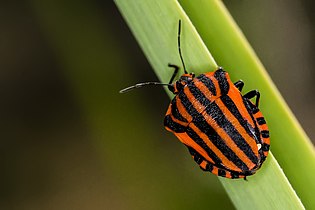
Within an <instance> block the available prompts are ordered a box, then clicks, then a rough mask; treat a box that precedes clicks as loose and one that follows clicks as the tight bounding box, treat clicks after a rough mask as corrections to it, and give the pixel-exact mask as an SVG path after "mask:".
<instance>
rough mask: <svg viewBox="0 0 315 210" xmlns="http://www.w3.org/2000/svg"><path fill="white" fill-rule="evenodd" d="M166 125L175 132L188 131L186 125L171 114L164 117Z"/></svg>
mask: <svg viewBox="0 0 315 210" xmlns="http://www.w3.org/2000/svg"><path fill="white" fill-rule="evenodd" d="M164 126H165V127H168V128H169V129H171V130H172V131H174V132H175V133H183V132H185V131H186V127H184V126H182V125H180V124H178V123H176V122H174V121H173V120H172V118H171V116H170V115H166V116H165V118H164Z"/></svg>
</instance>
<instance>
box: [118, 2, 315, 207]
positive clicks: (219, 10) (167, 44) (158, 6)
mask: <svg viewBox="0 0 315 210" xmlns="http://www.w3.org/2000/svg"><path fill="white" fill-rule="evenodd" d="M181 3H182V4H183V6H184V8H185V11H186V12H187V14H188V16H187V15H186V13H185V12H184V11H183V9H182V8H181V6H180V5H179V3H178V2H176V1H169V0H160V1H153V0H150V1H149V0H146V1H129V0H116V4H117V6H118V8H119V10H120V11H121V13H122V15H123V16H124V18H125V20H126V21H127V23H128V25H129V27H130V28H131V30H132V32H133V34H134V36H135V37H136V39H137V41H138V42H139V45H140V46H141V48H142V49H143V51H144V53H145V55H146V57H147V59H148V60H149V62H150V64H151V65H152V67H153V69H154V70H155V72H156V74H157V75H158V77H159V78H160V79H161V81H162V82H167V81H168V80H169V78H170V76H171V74H172V71H171V70H169V69H167V68H166V66H167V63H174V64H177V65H179V64H181V62H180V58H179V55H178V51H177V27H178V20H179V19H181V20H182V22H183V24H182V25H183V27H182V28H183V29H182V37H181V38H182V39H181V40H182V52H183V57H184V60H185V64H186V67H187V69H188V70H189V71H190V72H195V73H196V74H200V73H204V72H209V71H213V70H214V69H216V68H217V65H216V63H215V62H214V60H213V58H212V57H211V55H210V54H209V52H208V49H207V48H206V47H205V45H204V44H203V42H202V40H201V38H200V37H199V34H198V33H197V32H196V29H195V27H196V28H197V30H198V31H199V33H200V35H201V36H202V38H203V39H204V40H205V43H206V44H207V47H208V48H209V49H210V52H212V51H213V55H215V58H216V60H217V61H218V62H219V64H220V65H223V66H224V67H226V69H228V70H229V69H231V70H232V69H238V71H237V72H236V71H229V72H230V73H231V75H232V78H233V79H235V80H236V79H240V78H242V79H243V80H244V81H245V83H246V87H247V88H259V89H261V90H262V93H263V94H264V95H265V96H267V95H268V98H269V96H270V97H272V99H270V101H269V99H268V101H269V103H268V104H267V103H266V98H263V99H262V102H261V104H262V110H263V113H268V112H271V110H275V107H274V106H276V107H277V109H279V110H277V111H273V112H272V114H271V113H270V114H266V116H267V120H268V124H269V125H270V130H271V135H272V139H271V140H272V148H273V147H275V148H277V146H276V145H275V146H274V145H273V144H276V143H274V142H276V141H281V140H280V139H282V138H284V140H286V139H287V138H286V136H284V137H283V136H281V135H280V134H279V131H277V130H274V129H276V128H277V127H275V126H277V124H280V123H279V120H278V119H282V120H281V123H283V119H288V121H287V122H286V124H285V126H286V125H287V124H290V125H291V126H290V127H289V128H290V129H293V130H294V132H293V133H294V137H297V136H299V137H300V136H301V135H302V136H303V135H304V133H303V132H302V131H301V130H298V131H296V130H297V129H299V126H298V124H297V123H296V122H294V121H293V120H292V119H294V118H293V117H292V115H290V112H289V111H288V108H287V107H286V106H285V105H284V102H283V101H282V99H281V97H280V95H279V93H278V92H277V90H276V88H275V87H274V85H273V84H272V83H271V82H270V80H269V78H268V75H267V74H266V73H265V72H264V70H263V67H262V65H261V64H260V63H259V61H258V59H257V58H256V57H255V54H254V53H253V52H252V50H251V48H250V47H249V45H248V44H247V42H246V40H245V39H244V38H243V37H242V36H241V35H240V32H239V31H238V29H237V27H236V26H235V25H234V23H233V21H232V19H231V18H230V16H229V14H228V12H227V11H226V10H225V9H224V7H223V6H222V4H221V2H220V1H181ZM214 14H216V15H215V16H214ZM190 20H192V22H193V24H192V23H191V21H190ZM221 29H222V31H223V32H226V33H223V32H222V33H220V34H217V33H218V31H220V30H221ZM208 31H209V34H211V36H210V35H209V34H208ZM210 31H211V32H210ZM226 46H230V48H229V49H227V48H225V47H226ZM232 49H233V50H232ZM230 51H231V52H234V53H236V54H237V53H242V54H241V55H243V56H244V57H243V56H237V59H239V60H238V62H237V63H236V65H234V63H233V62H235V59H236V58H235V59H232V58H231V52H230ZM245 55H246V56H245ZM233 56H235V55H234V54H233ZM233 56H232V57H233ZM229 58H230V60H229ZM225 59H226V60H225ZM241 64H242V65H241ZM241 67H242V68H241ZM257 77H258V80H259V81H257ZM264 104H265V105H264ZM279 104H280V105H279ZM278 113H279V115H278ZM288 113H289V115H288ZM277 115H278V116H277ZM278 117H280V118H278ZM292 125H293V126H292ZM285 126H284V128H285V129H283V128H282V130H287V128H286V127H285ZM278 127H281V125H279V126H278ZM281 134H282V133H281ZM303 138H304V139H305V136H303ZM299 139H300V138H299ZM305 142H307V141H305V140H303V142H302V143H301V144H303V145H304V146H302V147H303V148H306V149H305V150H307V151H309V150H310V149H309V145H306V144H309V143H305ZM305 145H306V146H305ZM291 146H292V145H290V146H289V145H288V143H287V144H284V145H282V147H284V148H285V147H291ZM284 150H285V149H284ZM285 153H286V150H285V151H284V155H285ZM291 154H294V153H291ZM291 154H290V155H291ZM280 155H282V154H279V156H280ZM303 158H304V157H303ZM308 158H310V157H308ZM310 159H311V158H310ZM304 161H308V160H306V159H304ZM294 163H295V162H294ZM291 164H293V163H291ZM293 166H294V167H296V166H295V165H293ZM304 171H305V170H304ZM300 175H301V176H304V174H303V175H302V174H300ZM209 176H210V175H209ZM248 180H249V181H248V182H246V181H244V180H229V179H225V178H220V181H221V182H222V184H223V186H224V187H225V189H226V191H227V193H228V195H229V196H230V198H231V199H232V201H233V203H234V205H235V206H236V208H238V209H253V208H255V209H304V207H303V205H302V203H301V202H300V200H299V198H298V197H297V195H296V194H295V191H294V190H293V189H292V187H291V185H290V183H289V182H288V180H287V179H286V176H285V175H284V174H283V172H282V170H281V168H280V167H279V165H278V164H277V162H276V160H275V159H274V157H273V156H272V154H270V155H269V156H268V158H267V161H266V163H265V164H264V165H263V167H262V169H260V170H259V171H258V173H257V174H256V175H254V176H251V177H248ZM310 194H311V193H310Z"/></svg>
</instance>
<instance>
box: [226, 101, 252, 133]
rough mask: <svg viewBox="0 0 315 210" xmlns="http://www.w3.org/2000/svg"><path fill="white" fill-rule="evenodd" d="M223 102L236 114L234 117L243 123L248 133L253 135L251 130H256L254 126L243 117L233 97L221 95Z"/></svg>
mask: <svg viewBox="0 0 315 210" xmlns="http://www.w3.org/2000/svg"><path fill="white" fill-rule="evenodd" d="M220 99H221V101H222V102H223V104H224V105H225V106H226V107H227V108H228V110H229V111H230V112H231V113H232V114H233V115H234V117H235V118H236V119H237V120H238V122H239V123H240V124H241V125H242V127H243V128H244V129H245V130H246V133H247V134H248V135H249V136H251V137H254V136H253V133H252V132H251V130H254V128H253V127H252V126H251V125H250V124H249V123H248V122H247V121H246V120H245V119H244V118H243V116H242V115H241V113H240V112H239V110H238V108H237V106H236V105H235V103H234V102H233V101H232V99H231V98H230V97H229V96H228V95H225V96H221V97H220Z"/></svg>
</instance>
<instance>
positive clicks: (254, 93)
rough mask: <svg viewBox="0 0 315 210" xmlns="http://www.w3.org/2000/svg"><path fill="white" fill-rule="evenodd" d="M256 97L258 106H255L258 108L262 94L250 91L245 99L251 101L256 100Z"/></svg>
mask: <svg viewBox="0 0 315 210" xmlns="http://www.w3.org/2000/svg"><path fill="white" fill-rule="evenodd" d="M255 96H256V104H255V105H256V106H257V107H258V104H259V99H260V93H259V91H258V90H252V91H249V92H248V93H246V94H245V95H244V96H243V97H244V98H247V99H251V98H254V97H255Z"/></svg>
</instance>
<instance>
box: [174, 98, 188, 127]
mask: <svg viewBox="0 0 315 210" xmlns="http://www.w3.org/2000/svg"><path fill="white" fill-rule="evenodd" d="M177 100H179V99H178V98H177V97H175V98H174V99H173V100H172V102H171V112H172V115H173V117H174V118H176V119H177V120H179V121H182V122H188V121H187V119H185V118H184V117H183V115H181V113H180V112H179V110H178V109H177V106H176V101H177Z"/></svg>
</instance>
